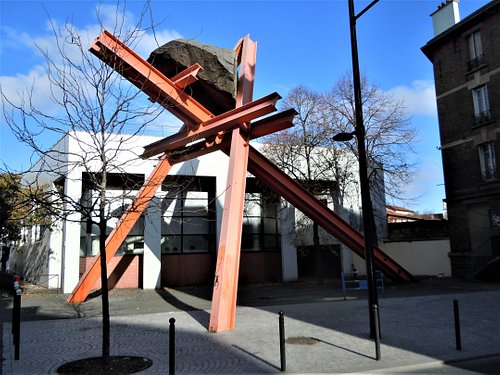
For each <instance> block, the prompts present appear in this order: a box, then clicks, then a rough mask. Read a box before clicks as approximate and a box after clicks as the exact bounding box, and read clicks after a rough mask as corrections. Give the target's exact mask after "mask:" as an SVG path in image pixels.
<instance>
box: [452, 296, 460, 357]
mask: <svg viewBox="0 0 500 375" xmlns="http://www.w3.org/2000/svg"><path fill="white" fill-rule="evenodd" d="M453 315H454V317H455V343H456V346H457V350H462V337H461V335H460V313H459V311H458V301H457V300H456V299H454V300H453Z"/></svg>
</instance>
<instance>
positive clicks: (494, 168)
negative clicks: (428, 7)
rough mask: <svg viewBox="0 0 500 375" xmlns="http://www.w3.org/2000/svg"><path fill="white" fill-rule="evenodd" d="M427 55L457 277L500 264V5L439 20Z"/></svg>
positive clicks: (447, 5) (454, 6)
mask: <svg viewBox="0 0 500 375" xmlns="http://www.w3.org/2000/svg"><path fill="white" fill-rule="evenodd" d="M432 17H433V24H434V31H435V36H434V38H432V39H431V40H430V41H429V42H428V43H427V44H426V45H425V46H424V47H422V51H423V53H424V54H425V55H426V56H427V57H428V58H429V60H430V61H431V62H432V64H433V67H434V78H435V86H436V97H437V108H438V119H439V130H440V138H441V153H442V160H443V171H444V181H445V190H446V203H447V211H448V220H449V232H450V247H451V251H450V260H451V266H452V272H453V275H454V276H459V277H468V278H470V277H474V276H475V275H476V274H477V273H478V272H480V271H481V270H482V269H483V268H484V267H485V266H487V265H488V264H491V263H492V262H495V260H498V258H500V169H499V167H500V163H499V162H498V157H499V156H500V1H498V0H494V1H491V2H489V3H488V4H486V5H484V6H483V7H482V8H480V9H478V10H477V11H476V12H474V13H473V14H471V15H470V16H468V17H466V18H464V19H463V20H460V16H459V9H458V1H456V0H447V1H446V2H444V3H442V4H441V5H440V6H439V8H438V10H437V11H436V12H434V13H433V14H432Z"/></svg>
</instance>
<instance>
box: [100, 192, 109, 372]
mask: <svg viewBox="0 0 500 375" xmlns="http://www.w3.org/2000/svg"><path fill="white" fill-rule="evenodd" d="M104 194H105V191H104ZM104 203H105V200H103V199H102V194H101V207H100V208H99V251H100V254H101V262H100V264H101V298H102V358H103V365H104V366H105V365H106V364H107V362H108V359H109V347H110V339H109V331H110V323H109V295H108V267H107V264H106V226H107V220H106V217H105V211H104V207H103V205H104Z"/></svg>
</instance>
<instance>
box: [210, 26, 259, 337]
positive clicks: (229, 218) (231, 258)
mask: <svg viewBox="0 0 500 375" xmlns="http://www.w3.org/2000/svg"><path fill="white" fill-rule="evenodd" d="M236 50H237V51H239V52H240V53H241V55H240V56H239V57H240V61H241V63H240V79H239V86H238V95H237V99H236V106H237V107H241V106H242V105H244V104H246V103H249V102H250V101H252V93H253V81H254V75H255V61H256V56H257V44H256V43H255V42H253V41H251V40H250V37H249V36H248V35H247V36H246V37H245V38H244V39H243V40H242V41H241V43H239V44H238V45H237V46H236ZM248 140H249V136H248V135H243V134H242V132H241V130H240V128H239V127H236V128H235V129H233V130H232V134H231V151H230V155H229V173H228V177H227V181H228V184H227V190H226V196H225V199H224V211H223V213H222V226H221V234H220V241H219V252H218V255H217V266H216V269H215V281H214V291H213V297H212V312H211V314H210V325H209V327H208V330H209V331H210V332H221V331H226V330H231V329H233V328H234V323H235V317H236V296H237V293H238V275H239V267H240V251H241V250H240V249H241V233H242V224H243V205H244V203H245V185H246V177H247V165H248V150H249V147H250V145H249V144H248Z"/></svg>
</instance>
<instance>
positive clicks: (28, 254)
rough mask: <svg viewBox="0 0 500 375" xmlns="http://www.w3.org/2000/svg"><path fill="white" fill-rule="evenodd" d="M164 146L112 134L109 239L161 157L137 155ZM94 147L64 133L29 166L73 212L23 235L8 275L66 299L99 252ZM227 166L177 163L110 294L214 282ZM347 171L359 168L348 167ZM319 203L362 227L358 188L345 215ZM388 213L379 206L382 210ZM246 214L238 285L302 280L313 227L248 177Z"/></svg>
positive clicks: (334, 267) (122, 256) (341, 254)
mask: <svg viewBox="0 0 500 375" xmlns="http://www.w3.org/2000/svg"><path fill="white" fill-rule="evenodd" d="M159 139H160V138H158V137H150V136H134V137H124V136H120V135H115V136H113V137H110V140H109V141H108V145H107V148H109V150H110V151H111V153H113V155H114V156H113V163H112V166H110V168H109V170H108V181H107V189H106V195H107V200H108V205H107V215H106V216H107V217H108V218H109V219H108V221H107V230H106V231H107V233H108V234H109V233H110V232H111V231H112V230H113V229H114V228H115V227H116V225H117V223H118V220H119V218H120V216H121V214H122V212H123V211H124V210H125V209H126V207H127V206H128V205H130V204H131V203H132V202H133V199H134V197H135V195H136V193H137V191H138V189H139V188H140V187H141V186H142V185H143V184H144V182H145V179H147V177H148V176H149V175H150V173H151V171H152V170H153V168H154V166H155V164H156V162H157V159H156V158H155V159H146V160H143V159H140V158H139V157H138V155H140V154H141V153H142V150H143V147H144V146H145V145H148V144H151V143H153V142H155V141H157V140H159ZM91 143H92V136H91V135H90V134H87V133H81V132H73V133H68V134H67V135H66V136H65V137H63V138H62V139H61V140H60V141H59V142H58V143H57V144H56V145H55V146H54V147H53V148H52V149H51V150H49V151H48V152H47V153H46V157H44V158H43V159H41V160H40V161H39V162H38V163H36V164H35V165H34V166H33V167H32V172H33V173H32V174H31V175H29V174H28V175H27V177H26V181H27V183H36V184H38V185H44V186H46V187H49V188H50V189H51V190H52V191H53V192H54V194H57V192H63V193H64V194H63V196H64V197H65V202H63V203H59V204H65V205H69V206H68V208H67V210H66V213H67V215H66V216H65V218H64V219H60V218H59V219H56V220H54V222H53V224H52V226H51V227H50V228H41V227H32V228H26V230H25V235H24V239H23V241H22V243H21V244H20V246H18V247H17V248H16V249H15V250H14V251H13V252H12V253H11V257H10V259H9V265H8V268H9V269H10V270H12V271H16V272H19V273H20V274H21V275H23V277H24V278H26V279H27V280H29V281H34V282H38V283H41V284H44V285H46V286H48V287H49V288H59V289H62V291H63V292H64V293H70V292H72V290H73V288H74V287H75V286H76V284H77V283H78V281H79V279H80V277H81V275H82V274H83V273H84V272H85V270H86V269H87V268H88V267H89V266H90V264H91V263H92V261H93V259H94V256H95V255H96V254H97V253H98V251H99V228H98V226H97V225H96V222H97V221H98V220H97V216H98V212H97V210H96V209H95V207H96V206H95V205H96V203H97V202H98V201H99V193H98V189H95V188H94V187H93V185H92V177H93V174H94V173H96V172H97V171H98V170H99V163H98V162H95V161H94V160H96V157H95V155H92V151H89V150H88V149H87V146H88V145H89V144H91ZM254 146H256V147H258V145H254ZM83 159H85V162H83ZM228 162H229V159H228V157H227V156H226V155H225V154H223V153H222V152H215V153H211V154H208V155H205V156H202V157H200V158H196V159H193V160H190V161H186V162H182V163H178V164H175V165H174V167H173V168H172V170H171V171H170V173H169V175H168V176H167V178H166V179H165V180H164V182H163V184H162V186H161V187H160V188H159V189H158V191H157V193H156V195H155V197H154V198H153V200H152V201H151V202H150V204H149V206H148V208H147V210H146V212H145V213H144V214H143V215H142V216H141V218H140V220H139V221H138V222H137V224H136V225H135V226H134V228H133V229H132V230H131V232H130V233H129V234H128V236H127V238H126V240H125V242H124V243H123V245H122V246H121V248H120V250H119V251H118V253H117V254H116V255H115V256H114V257H113V258H112V259H111V260H110V263H109V270H108V279H109V283H110V287H118V288H119V287H123V288H145V289H154V288H159V287H163V286H183V285H196V284H211V283H212V282H213V277H214V273H215V272H214V271H215V264H216V257H217V244H218V241H219V238H218V237H219V236H218V234H219V232H220V226H221V220H222V212H223V209H224V207H223V202H224V193H225V191H226V189H227V188H226V183H227V181H226V180H227V169H228ZM346 165H356V164H355V163H352V162H351V163H348V162H346ZM322 199H324V201H325V203H326V204H327V205H328V206H329V207H330V208H332V209H334V208H335V211H336V212H337V213H339V210H340V211H341V212H340V214H341V215H342V216H343V217H344V218H345V219H346V220H347V221H348V222H350V223H351V224H352V225H356V224H357V223H360V222H361V220H360V219H359V215H360V207H359V194H358V192H357V191H353V192H351V194H349V195H348V197H347V198H344V202H345V204H346V205H348V206H347V207H348V208H346V209H342V208H339V207H337V206H338V205H337V204H336V202H334V199H335V197H333V196H323V197H322ZM70 202H78V204H79V205H80V206H79V207H82V209H81V210H79V211H78V210H74V209H72V208H71V205H70ZM384 206H385V202H382V203H381V207H377V209H379V210H380V209H383V207H384ZM243 215H244V218H243V235H242V243H241V251H242V253H241V261H240V273H239V278H240V282H243V283H259V282H274V281H294V280H297V279H298V278H299V277H300V270H299V268H300V267H301V263H307V262H308V261H310V259H309V260H308V259H305V260H301V256H303V255H304V249H305V248H306V247H308V246H310V245H312V243H313V241H312V235H311V236H308V235H307V233H312V230H311V228H310V227H309V228H308V227H307V226H308V225H309V224H310V225H312V223H309V224H307V223H306V224H304V220H303V217H302V215H301V214H300V213H299V212H298V211H297V212H296V210H295V209H294V208H293V207H291V206H290V205H288V204H286V202H284V201H283V200H282V199H280V197H278V196H277V195H276V194H275V193H274V192H272V191H270V190H268V189H267V188H266V187H265V186H263V185H262V184H261V183H260V182H259V181H258V180H257V179H256V178H254V177H253V176H251V175H248V177H247V183H246V195H245V207H244V212H243ZM304 233H306V235H304ZM321 245H322V247H323V248H324V249H325V254H329V256H330V258H331V259H330V258H328V259H326V258H325V259H324V261H325V262H324V263H325V264H328V269H326V270H325V271H326V274H325V275H324V276H326V277H328V276H332V275H334V274H335V273H337V274H339V273H340V270H341V269H344V268H345V269H350V267H351V264H352V254H351V252H350V250H349V249H347V248H346V247H344V246H343V245H341V244H339V242H338V241H337V240H336V239H335V238H333V237H331V236H330V235H327V234H326V232H322V233H321ZM332 249H334V250H335V251H332ZM332 254H333V255H332ZM306 268H307V267H306ZM328 272H330V273H328ZM95 288H99V285H98V284H96V285H95Z"/></svg>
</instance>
